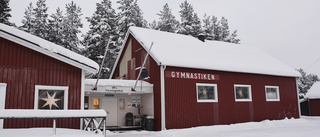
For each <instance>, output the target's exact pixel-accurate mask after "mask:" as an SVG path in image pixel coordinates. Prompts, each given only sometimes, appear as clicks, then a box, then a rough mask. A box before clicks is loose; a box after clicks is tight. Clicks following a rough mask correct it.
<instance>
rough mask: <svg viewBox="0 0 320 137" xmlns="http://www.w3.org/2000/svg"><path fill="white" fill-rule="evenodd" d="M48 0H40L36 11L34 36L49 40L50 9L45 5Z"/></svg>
mask: <svg viewBox="0 0 320 137" xmlns="http://www.w3.org/2000/svg"><path fill="white" fill-rule="evenodd" d="M45 2H46V0H38V1H37V3H36V5H37V7H36V8H35V9H34V13H35V19H34V23H35V25H34V26H33V27H34V33H33V34H34V35H36V36H38V37H41V38H44V39H47V38H48V31H47V30H48V23H47V20H48V14H47V10H48V7H47V6H46V4H45Z"/></svg>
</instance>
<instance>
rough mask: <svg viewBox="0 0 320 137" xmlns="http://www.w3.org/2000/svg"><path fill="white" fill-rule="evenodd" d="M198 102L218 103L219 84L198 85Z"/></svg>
mask: <svg viewBox="0 0 320 137" xmlns="http://www.w3.org/2000/svg"><path fill="white" fill-rule="evenodd" d="M196 85H197V101H198V102H218V94H217V84H200V83H197V84H196Z"/></svg>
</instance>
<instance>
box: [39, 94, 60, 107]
mask: <svg viewBox="0 0 320 137" xmlns="http://www.w3.org/2000/svg"><path fill="white" fill-rule="evenodd" d="M56 93H57V92H54V94H53V95H52V96H50V94H49V93H48V92H47V96H48V98H41V99H42V100H44V101H47V102H46V103H45V104H44V105H43V106H42V108H43V107H45V106H47V105H49V108H50V110H51V108H52V105H54V106H56V107H58V108H59V106H58V105H57V104H56V101H59V100H60V99H55V97H56Z"/></svg>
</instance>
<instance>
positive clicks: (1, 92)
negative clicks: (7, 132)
mask: <svg viewBox="0 0 320 137" xmlns="http://www.w3.org/2000/svg"><path fill="white" fill-rule="evenodd" d="M6 88H7V84H4V83H0V109H4V107H5V103H6ZM0 129H3V119H1V120H0Z"/></svg>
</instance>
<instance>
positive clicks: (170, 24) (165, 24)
mask: <svg viewBox="0 0 320 137" xmlns="http://www.w3.org/2000/svg"><path fill="white" fill-rule="evenodd" d="M157 15H158V16H159V19H160V21H159V22H158V25H157V27H156V29H157V30H160V31H167V32H176V31H177V28H178V25H179V21H177V20H176V19H175V16H174V15H173V14H172V13H171V9H170V8H169V5H168V4H167V3H166V4H165V5H164V6H163V9H162V11H160V13H157Z"/></svg>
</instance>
